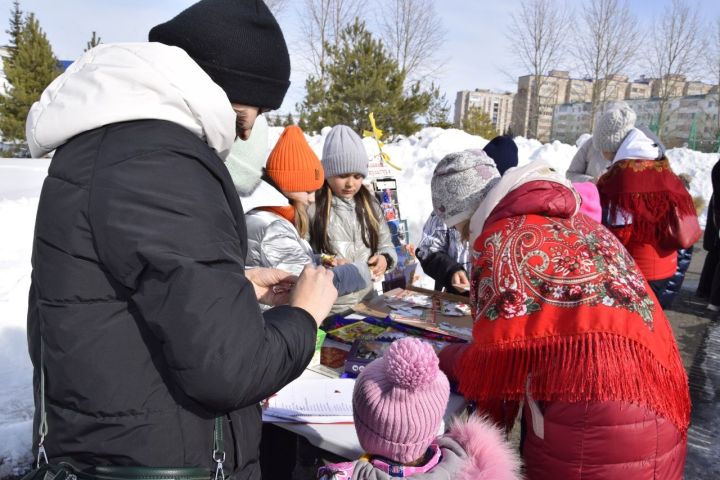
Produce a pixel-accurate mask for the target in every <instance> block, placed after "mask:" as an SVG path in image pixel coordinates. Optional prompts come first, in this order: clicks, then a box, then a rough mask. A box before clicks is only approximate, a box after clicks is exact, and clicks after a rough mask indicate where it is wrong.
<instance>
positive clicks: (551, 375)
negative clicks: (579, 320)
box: [458, 332, 690, 436]
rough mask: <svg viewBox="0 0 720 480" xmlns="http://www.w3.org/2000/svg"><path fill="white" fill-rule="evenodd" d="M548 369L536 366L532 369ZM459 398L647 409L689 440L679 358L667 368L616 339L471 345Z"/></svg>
mask: <svg viewBox="0 0 720 480" xmlns="http://www.w3.org/2000/svg"><path fill="white" fill-rule="evenodd" d="M540 365H542V366H546V367H544V368H543V367H540V368H538V367H537V366H540ZM458 373H459V375H460V378H463V379H464V381H463V382H461V393H462V394H463V395H464V396H465V397H466V398H469V399H472V400H476V401H478V402H479V403H484V402H485V401H487V400H490V399H498V400H499V399H503V400H509V401H513V400H514V401H519V400H522V399H523V398H524V396H525V394H526V383H527V379H528V376H530V377H531V381H530V387H529V392H530V393H531V394H532V396H533V398H534V399H535V400H540V401H565V402H570V403H575V402H592V401H607V400H613V401H624V402H628V403H633V404H637V405H645V406H647V407H648V408H649V409H650V410H652V411H654V412H656V413H657V414H659V415H661V416H663V417H665V418H667V419H668V420H670V421H671V422H672V423H674V424H675V426H676V427H677V428H678V430H679V431H680V433H681V434H682V435H683V436H686V435H687V429H688V425H689V423H690V398H689V394H688V389H687V376H686V374H685V369H684V368H683V365H682V362H681V361H680V357H679V355H673V360H671V368H670V369H669V370H668V369H666V368H664V367H663V366H662V365H661V364H660V363H659V362H658V361H657V360H655V358H654V356H653V355H652V353H651V352H650V351H649V350H648V349H647V348H646V347H644V346H643V345H641V344H640V343H638V342H636V341H634V340H631V339H628V338H626V337H622V336H620V335H617V334H613V333H605V332H592V333H584V334H578V335H572V336H563V337H560V336H555V337H544V338H539V339H532V340H523V341H517V342H513V343H510V344H505V345H497V344H494V345H481V344H472V345H471V346H470V347H469V348H468V349H467V351H466V353H465V355H463V357H462V359H461V360H460V365H459V366H458Z"/></svg>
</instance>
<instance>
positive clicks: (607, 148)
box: [592, 104, 637, 153]
mask: <svg viewBox="0 0 720 480" xmlns="http://www.w3.org/2000/svg"><path fill="white" fill-rule="evenodd" d="M636 119H637V115H635V112H634V111H633V109H632V108H630V107H629V106H627V104H625V105H621V106H620V107H618V108H613V109H612V110H608V111H607V112H605V113H604V114H603V115H602V116H601V117H600V119H599V120H598V122H597V125H595V131H594V132H593V136H592V141H593V145H594V146H595V148H597V149H598V150H599V151H601V152H613V153H614V152H617V151H618V149H619V148H620V145H622V142H623V140H624V139H625V137H626V136H627V134H628V133H630V130H632V129H633V128H635V120H636Z"/></svg>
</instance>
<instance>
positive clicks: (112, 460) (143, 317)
mask: <svg viewBox="0 0 720 480" xmlns="http://www.w3.org/2000/svg"><path fill="white" fill-rule="evenodd" d="M246 248H247V239H246V231H245V221H244V217H243V210H242V206H241V205H240V201H239V199H238V196H237V194H236V192H235V188H234V187H233V184H232V181H231V179H230V176H229V174H228V171H227V169H226V168H225V166H224V165H223V163H222V161H221V159H220V158H219V157H218V156H217V155H216V154H215V152H214V151H213V150H211V149H210V148H209V147H208V145H207V144H206V143H205V142H204V141H202V140H201V139H199V138H197V137H196V136H195V135H193V134H192V133H190V132H189V131H187V130H186V129H184V128H182V127H180V126H178V125H176V124H174V123H170V122H166V121H162V120H142V121H134V122H124V123H116V124H111V125H108V126H104V127H101V128H97V129H95V130H91V131H88V132H85V133H82V134H80V135H78V136H76V137H74V138H72V139H70V140H69V141H68V142H67V143H65V144H64V145H63V146H62V147H60V148H59V149H58V150H57V152H56V155H55V157H54V158H53V160H52V163H51V165H50V169H49V174H48V177H47V179H46V180H45V183H44V185H43V189H42V194H41V197H40V203H39V208H38V213H37V222H36V229H35V241H34V246H33V259H32V263H33V273H32V287H31V291H30V298H29V312H28V342H29V347H30V353H31V357H32V361H33V364H34V366H35V381H34V383H35V401H36V406H38V407H39V405H40V403H39V382H38V380H39V375H38V372H39V370H38V369H39V367H40V344H41V337H42V344H43V346H44V364H45V368H46V385H47V387H46V400H47V414H48V424H49V433H48V436H47V438H46V440H45V446H46V448H47V453H48V455H49V456H50V459H51V461H58V460H67V461H69V462H71V463H73V464H75V465H76V466H78V467H80V468H85V467H89V466H92V465H140V466H168V467H180V466H206V467H208V468H210V467H211V466H212V461H211V455H212V434H213V418H214V417H215V416H217V415H221V416H222V418H223V432H224V447H225V452H226V455H227V460H226V462H225V471H226V473H233V474H234V475H235V476H234V478H238V479H246V478H259V477H260V473H259V468H258V459H257V456H258V443H259V438H260V427H261V420H260V408H259V406H258V402H259V401H261V400H262V399H264V398H266V397H267V396H269V395H270V394H272V393H273V392H275V391H277V390H278V389H280V388H281V387H282V386H284V385H285V384H286V383H288V382H289V381H291V380H292V379H294V378H295V377H297V376H298V375H299V374H300V373H301V372H302V370H303V369H304V367H305V366H306V365H307V363H308V362H309V360H310V358H311V356H312V353H313V349H314V344H315V334H316V328H315V323H314V321H313V319H312V317H311V316H310V315H309V314H308V313H307V312H305V311H304V310H302V309H299V308H294V307H279V308H274V309H271V310H269V311H267V312H265V314H264V315H263V314H262V313H261V312H260V309H259V307H258V302H257V301H256V299H255V293H254V290H253V287H252V284H251V283H250V282H249V281H248V280H247V279H246V278H245V276H244V259H245V255H246ZM38 421H39V412H38V411H36V415H35V428H34V431H35V432H37V426H38ZM35 435H36V438H35V444H36V443H37V433H36V434H35Z"/></svg>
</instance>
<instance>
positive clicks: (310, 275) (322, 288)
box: [290, 265, 338, 326]
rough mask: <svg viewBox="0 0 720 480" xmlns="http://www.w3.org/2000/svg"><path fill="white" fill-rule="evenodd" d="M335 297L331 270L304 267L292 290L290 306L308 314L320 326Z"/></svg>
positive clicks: (335, 292) (336, 294) (311, 266)
mask: <svg viewBox="0 0 720 480" xmlns="http://www.w3.org/2000/svg"><path fill="white" fill-rule="evenodd" d="M337 296H338V293H337V290H336V289H335V286H334V285H333V273H332V270H328V269H326V268H325V267H316V266H313V265H306V266H305V269H304V270H303V272H302V274H301V275H300V278H299V279H298V281H297V284H296V285H295V288H294V289H293V290H292V293H291V295H290V305H292V306H293V307H299V308H302V309H303V310H305V311H306V312H308V313H309V314H310V315H312V317H313V318H314V319H315V323H317V325H318V326H320V324H321V323H322V322H323V320H325V317H327V316H328V314H329V313H330V309H331V308H332V306H333V304H334V303H335V300H337Z"/></svg>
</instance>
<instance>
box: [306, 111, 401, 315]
mask: <svg viewBox="0 0 720 480" xmlns="http://www.w3.org/2000/svg"><path fill="white" fill-rule="evenodd" d="M322 165H323V170H324V171H325V183H324V184H323V186H322V188H321V189H320V190H319V191H318V192H317V193H316V195H315V205H314V208H312V207H311V209H310V210H308V213H309V214H310V216H311V218H312V220H311V227H310V243H311V244H312V246H313V250H315V251H316V252H320V253H322V254H324V255H325V258H326V259H327V262H328V263H329V264H331V265H335V264H338V263H344V262H353V263H355V264H357V263H358V262H359V261H363V262H365V263H366V264H367V266H368V269H369V270H370V274H371V276H372V277H373V279H375V280H379V279H382V278H383V276H384V274H385V272H386V271H387V270H390V269H392V268H394V266H395V265H396V263H397V253H396V252H395V247H394V246H393V243H392V237H391V236H390V229H389V228H388V225H387V222H386V221H385V218H384V216H383V213H382V210H381V208H380V204H379V203H378V201H377V200H376V199H375V196H374V195H373V194H372V193H371V192H370V191H369V190H368V189H367V187H365V186H364V185H363V180H364V179H365V177H366V176H367V174H368V155H367V152H366V151H365V147H364V146H363V143H362V140H361V139H360V137H359V136H358V134H357V133H355V132H354V131H353V130H352V129H351V128H350V127H348V126H346V125H336V126H335V127H333V128H332V130H330V133H329V134H328V136H327V138H326V139H325V145H324V146H323V154H322ZM372 294H373V290H372V287H368V288H366V289H365V290H361V291H359V292H356V293H353V294H350V295H344V296H341V297H338V300H337V302H336V303H335V306H334V307H333V310H332V312H333V313H337V312H341V311H344V310H347V309H349V308H350V307H352V306H353V305H355V304H356V303H358V302H360V301H361V300H363V298H365V297H367V296H371V295H372Z"/></svg>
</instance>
